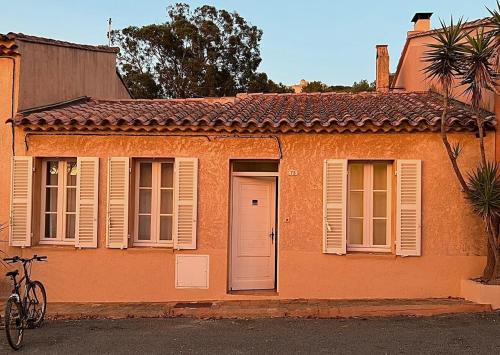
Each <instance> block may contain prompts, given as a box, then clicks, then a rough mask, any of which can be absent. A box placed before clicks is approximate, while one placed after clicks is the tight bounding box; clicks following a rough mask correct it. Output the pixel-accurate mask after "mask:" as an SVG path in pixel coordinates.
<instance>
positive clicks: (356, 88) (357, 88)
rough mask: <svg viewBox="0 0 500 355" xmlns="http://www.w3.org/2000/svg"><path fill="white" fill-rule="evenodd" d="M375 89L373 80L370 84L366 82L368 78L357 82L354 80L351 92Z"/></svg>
mask: <svg viewBox="0 0 500 355" xmlns="http://www.w3.org/2000/svg"><path fill="white" fill-rule="evenodd" d="M374 90H375V82H372V83H371V84H370V83H368V80H366V79H363V80H361V81H360V82H359V83H358V82H356V81H355V82H354V84H352V92H354V93H357V92H364V91H374Z"/></svg>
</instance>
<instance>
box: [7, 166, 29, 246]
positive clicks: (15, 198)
mask: <svg viewBox="0 0 500 355" xmlns="http://www.w3.org/2000/svg"><path fill="white" fill-rule="evenodd" d="M32 184H33V158H32V157H28V156H15V157H14V158H13V160H12V171H11V185H10V186H11V192H10V227H9V240H10V245H11V246H15V247H28V246H30V245H31V203H32V195H33V191H32V189H33V185H32Z"/></svg>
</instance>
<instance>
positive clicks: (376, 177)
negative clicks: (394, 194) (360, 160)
mask: <svg viewBox="0 0 500 355" xmlns="http://www.w3.org/2000/svg"><path fill="white" fill-rule="evenodd" d="M373 189H374V190H387V164H385V163H383V164H381V163H376V164H373Z"/></svg>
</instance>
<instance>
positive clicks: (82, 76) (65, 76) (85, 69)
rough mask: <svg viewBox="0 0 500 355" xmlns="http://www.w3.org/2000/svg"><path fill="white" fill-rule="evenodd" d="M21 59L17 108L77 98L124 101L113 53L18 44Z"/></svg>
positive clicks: (21, 108) (27, 43)
mask: <svg viewBox="0 0 500 355" xmlns="http://www.w3.org/2000/svg"><path fill="white" fill-rule="evenodd" d="M18 45H19V49H18V51H19V53H21V56H22V66H21V79H20V80H21V86H20V93H19V109H20V110H23V109H28V108H33V107H38V106H43V105H49V104H52V103H56V102H61V101H65V100H69V99H74V98H76V97H80V96H92V97H99V98H102V99H105V98H109V99H127V98H130V96H129V94H128V93H127V90H126V88H125V86H124V85H123V83H122V82H121V80H120V78H119V77H118V75H117V74H116V54H115V53H107V52H98V51H90V50H82V49H76V48H69V47H61V46H53V45H47V44H39V43H29V42H23V41H18Z"/></svg>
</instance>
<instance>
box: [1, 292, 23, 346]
mask: <svg viewBox="0 0 500 355" xmlns="http://www.w3.org/2000/svg"><path fill="white" fill-rule="evenodd" d="M22 314H23V312H22V310H21V304H20V303H19V302H17V301H16V300H15V299H14V298H9V299H8V300H7V304H6V306H5V333H6V335H7V341H8V342H9V345H10V346H11V347H12V349H14V350H19V349H20V348H21V346H22V343H23V334H24V326H23V319H22V318H23V316H22Z"/></svg>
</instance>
